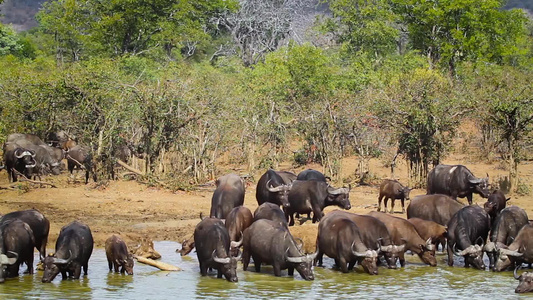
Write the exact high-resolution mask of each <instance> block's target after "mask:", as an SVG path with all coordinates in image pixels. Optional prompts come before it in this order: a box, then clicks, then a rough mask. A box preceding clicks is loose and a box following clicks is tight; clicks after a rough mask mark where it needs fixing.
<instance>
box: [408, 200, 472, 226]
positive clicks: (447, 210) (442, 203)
mask: <svg viewBox="0 0 533 300" xmlns="http://www.w3.org/2000/svg"><path fill="white" fill-rule="evenodd" d="M463 207H464V205H463V204H462V203H459V202H457V201H455V200H453V199H452V198H450V197H448V196H446V195H439V194H437V195H420V196H416V197H414V198H413V200H411V203H410V204H409V206H408V207H407V218H408V219H410V218H420V219H423V220H428V221H433V222H435V223H437V224H440V225H443V226H447V225H448V222H449V221H450V219H451V218H452V217H453V215H454V214H455V213H456V212H458V211H459V210H460V209H461V208H463Z"/></svg>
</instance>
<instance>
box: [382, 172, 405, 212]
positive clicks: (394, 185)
mask: <svg viewBox="0 0 533 300" xmlns="http://www.w3.org/2000/svg"><path fill="white" fill-rule="evenodd" d="M410 191H411V189H410V188H408V187H405V186H403V185H402V184H401V183H399V182H398V181H397V180H392V179H385V180H383V182H382V183H381V185H380V186H379V196H378V211H381V200H382V199H383V198H385V201H384V206H383V207H384V211H385V212H387V202H388V200H389V199H391V207H390V213H391V214H392V213H394V202H395V201H396V199H400V201H401V202H402V213H405V200H409V192H410Z"/></svg>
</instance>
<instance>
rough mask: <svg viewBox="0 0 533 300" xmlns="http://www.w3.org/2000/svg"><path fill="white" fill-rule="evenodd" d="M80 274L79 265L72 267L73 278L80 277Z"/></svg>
mask: <svg viewBox="0 0 533 300" xmlns="http://www.w3.org/2000/svg"><path fill="white" fill-rule="evenodd" d="M80 275H81V266H76V267H75V268H74V274H73V275H72V278H73V279H80Z"/></svg>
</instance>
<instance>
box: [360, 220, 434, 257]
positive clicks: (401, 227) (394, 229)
mask: <svg viewBox="0 0 533 300" xmlns="http://www.w3.org/2000/svg"><path fill="white" fill-rule="evenodd" d="M368 215H370V216H372V217H374V218H376V219H378V220H380V221H381V222H383V224H385V226H386V227H387V230H388V231H389V234H390V236H391V239H392V243H393V244H395V245H401V244H404V243H405V249H406V250H411V252H413V253H416V254H417V255H418V257H419V258H420V260H421V261H422V262H424V263H425V264H428V265H430V266H432V267H434V266H436V265H437V259H436V258H435V246H433V244H432V243H431V239H428V240H423V239H422V238H421V237H420V235H419V234H418V232H417V231H416V228H415V227H414V226H413V224H411V223H409V221H407V220H405V219H402V218H398V217H394V216H391V215H388V214H386V213H383V212H377V211H372V212H370V213H369V214H368ZM399 258H400V265H401V266H402V267H404V266H405V256H404V253H403V252H400V253H399Z"/></svg>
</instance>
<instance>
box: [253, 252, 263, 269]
mask: <svg viewBox="0 0 533 300" xmlns="http://www.w3.org/2000/svg"><path fill="white" fill-rule="evenodd" d="M252 258H253V259H254V267H255V271H256V272H257V273H259V272H261V260H260V259H259V257H255V256H253V255H252Z"/></svg>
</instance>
